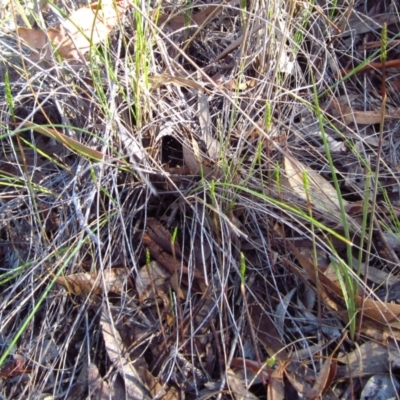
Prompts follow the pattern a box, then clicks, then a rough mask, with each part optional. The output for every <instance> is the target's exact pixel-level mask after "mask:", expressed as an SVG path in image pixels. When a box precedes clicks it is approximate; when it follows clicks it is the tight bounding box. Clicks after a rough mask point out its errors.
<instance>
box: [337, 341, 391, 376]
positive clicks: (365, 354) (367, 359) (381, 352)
mask: <svg viewBox="0 0 400 400" xmlns="http://www.w3.org/2000/svg"><path fill="white" fill-rule="evenodd" d="M336 361H337V362H340V363H343V364H345V365H344V366H339V367H338V373H337V378H338V379H340V378H350V377H352V378H355V377H361V376H365V375H375V374H381V373H384V372H388V371H390V363H389V353H388V349H387V347H386V346H384V345H382V344H380V343H377V342H373V341H368V342H365V343H363V344H362V345H361V346H357V348H356V349H355V350H354V351H352V352H351V353H349V354H345V355H343V356H341V357H338V358H337V359H336Z"/></svg>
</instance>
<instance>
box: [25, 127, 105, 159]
mask: <svg viewBox="0 0 400 400" xmlns="http://www.w3.org/2000/svg"><path fill="white" fill-rule="evenodd" d="M22 127H26V128H31V129H33V130H34V131H35V132H38V133H40V134H42V135H44V136H47V137H49V138H51V139H54V140H56V141H57V142H58V143H61V144H62V145H64V146H65V147H67V148H69V149H70V150H72V151H75V152H76V153H78V154H81V155H82V154H84V155H85V156H88V157H90V158H93V159H94V160H96V161H103V160H109V161H111V160H110V158H109V157H108V156H107V155H105V154H103V153H101V152H100V151H97V150H95V149H92V148H91V147H88V146H86V145H84V144H82V143H80V142H78V141H77V140H75V139H72V138H70V137H68V136H66V135H64V134H63V133H61V132H58V131H57V130H56V129H53V128H49V127H46V126H41V125H37V124H35V123H33V122H24V123H23V125H22Z"/></svg>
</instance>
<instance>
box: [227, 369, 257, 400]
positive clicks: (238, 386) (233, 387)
mask: <svg viewBox="0 0 400 400" xmlns="http://www.w3.org/2000/svg"><path fill="white" fill-rule="evenodd" d="M226 383H227V386H228V388H229V390H230V392H231V393H232V394H233V396H234V398H235V399H236V400H256V399H258V397H256V396H255V395H254V394H253V393H251V392H249V390H248V389H247V388H246V387H245V386H244V384H243V381H242V380H241V379H240V377H239V376H238V375H236V373H235V371H233V370H232V369H230V368H229V367H227V370H226Z"/></svg>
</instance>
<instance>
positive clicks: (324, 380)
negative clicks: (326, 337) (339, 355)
mask: <svg viewBox="0 0 400 400" xmlns="http://www.w3.org/2000/svg"><path fill="white" fill-rule="evenodd" d="M336 370H337V364H336V361H333V360H332V357H328V358H327V359H326V360H325V362H324V363H323V365H322V368H321V370H320V371H319V373H318V376H317V379H316V380H315V383H314V386H313V387H312V389H311V390H310V391H308V392H307V393H306V394H305V396H304V397H305V398H306V399H307V400H314V399H318V398H319V397H320V396H321V395H322V394H323V393H324V391H325V390H326V389H327V388H329V386H330V385H331V383H332V381H333V380H334V378H335V376H336Z"/></svg>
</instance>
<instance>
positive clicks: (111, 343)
mask: <svg viewBox="0 0 400 400" xmlns="http://www.w3.org/2000/svg"><path fill="white" fill-rule="evenodd" d="M100 326H101V332H102V334H103V339H104V343H105V347H106V351H107V355H108V358H109V359H110V361H111V363H113V364H114V365H115V366H116V367H117V368H118V371H119V373H120V375H121V377H122V378H123V380H124V384H125V399H132V400H150V399H152V398H153V397H152V396H151V394H150V391H149V390H148V388H147V387H146V386H145V384H144V381H145V379H144V377H142V376H140V375H139V373H138V370H137V368H136V367H135V366H134V364H133V363H132V362H131V361H130V360H128V359H127V358H126V356H125V354H126V349H125V346H124V344H123V341H122V339H121V335H120V334H119V332H118V331H117V329H116V327H115V325H114V323H113V322H112V321H111V318H110V316H109V311H108V309H107V306H106V305H105V304H103V309H102V313H101V318H100Z"/></svg>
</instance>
